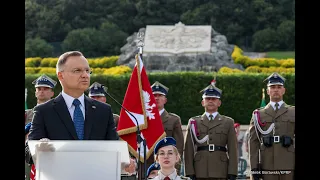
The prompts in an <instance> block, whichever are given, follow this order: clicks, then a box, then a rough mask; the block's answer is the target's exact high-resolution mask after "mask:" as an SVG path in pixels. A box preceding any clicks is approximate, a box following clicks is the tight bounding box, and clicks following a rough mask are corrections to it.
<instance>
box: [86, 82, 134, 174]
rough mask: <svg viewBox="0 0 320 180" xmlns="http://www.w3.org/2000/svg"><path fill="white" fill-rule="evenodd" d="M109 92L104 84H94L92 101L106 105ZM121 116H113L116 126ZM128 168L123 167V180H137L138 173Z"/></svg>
mask: <svg viewBox="0 0 320 180" xmlns="http://www.w3.org/2000/svg"><path fill="white" fill-rule="evenodd" d="M106 91H107V89H106V88H104V87H103V85H102V84H100V83H98V82H94V83H92V84H91V86H90V87H89V93H88V95H89V97H90V98H92V99H95V100H97V101H100V102H103V103H106V102H107V98H106V96H105V92H106ZM119 117H120V116H119V115H118V114H113V119H114V122H115V126H116V127H117V126H118V122H119ZM131 158H133V156H131ZM134 166H135V167H136V166H137V165H136V163H135V165H134ZM128 172H129V170H128V167H127V168H125V167H124V166H123V167H121V180H136V179H137V178H136V172H133V173H128Z"/></svg>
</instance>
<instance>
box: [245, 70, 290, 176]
mask: <svg viewBox="0 0 320 180" xmlns="http://www.w3.org/2000/svg"><path fill="white" fill-rule="evenodd" d="M267 79H268V81H269V82H268V86H271V85H283V84H284V81H285V79H284V78H283V77H282V76H280V75H279V74H277V73H274V74H272V75H271V76H269V77H268V78H267ZM275 104H276V103H275V102H271V101H270V102H269V103H268V104H267V105H266V106H265V107H262V108H259V109H257V110H255V111H253V114H252V118H251V122H250V127H249V131H250V132H249V158H250V166H251V170H252V172H254V173H255V172H257V171H260V170H262V171H260V172H261V173H262V174H264V175H263V176H262V177H263V179H264V180H292V179H293V175H294V167H295V146H294V136H295V107H294V106H290V105H288V104H286V103H285V102H283V101H282V100H281V101H279V102H278V104H279V107H278V110H276V107H275ZM258 137H259V138H258ZM259 151H260V154H261V156H260V163H259ZM258 164H260V165H259V166H261V169H258ZM280 171H282V172H283V171H286V172H285V174H280ZM266 173H268V174H266ZM271 173H272V174H271ZM287 173H288V174H287ZM254 178H255V177H254V176H253V175H251V179H254ZM256 178H257V177H256Z"/></svg>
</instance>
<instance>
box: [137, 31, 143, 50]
mask: <svg viewBox="0 0 320 180" xmlns="http://www.w3.org/2000/svg"><path fill="white" fill-rule="evenodd" d="M137 40H138V42H137V46H138V49H139V54H140V55H142V53H143V51H142V49H143V46H144V32H138V33H137Z"/></svg>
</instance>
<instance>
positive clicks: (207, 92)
mask: <svg viewBox="0 0 320 180" xmlns="http://www.w3.org/2000/svg"><path fill="white" fill-rule="evenodd" d="M200 93H202V98H206V97H214V98H219V99H220V97H221V95H222V90H221V89H219V88H217V87H216V86H215V81H212V82H211V84H210V85H209V86H207V87H206V88H204V89H202V90H201V91H200Z"/></svg>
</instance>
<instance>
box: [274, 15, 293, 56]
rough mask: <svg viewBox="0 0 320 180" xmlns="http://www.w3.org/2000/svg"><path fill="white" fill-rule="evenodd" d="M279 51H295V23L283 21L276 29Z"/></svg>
mask: <svg viewBox="0 0 320 180" xmlns="http://www.w3.org/2000/svg"><path fill="white" fill-rule="evenodd" d="M277 34H278V44H279V50H284V51H286V50H287V51H288V50H289V51H292V50H294V49H295V22H294V21H289V20H287V21H284V22H282V23H281V24H280V25H279V26H278V28H277Z"/></svg>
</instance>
